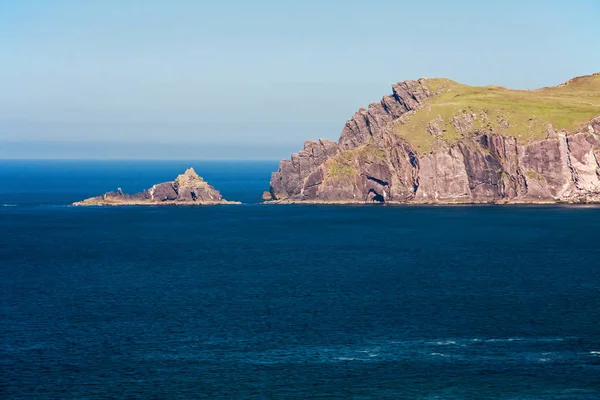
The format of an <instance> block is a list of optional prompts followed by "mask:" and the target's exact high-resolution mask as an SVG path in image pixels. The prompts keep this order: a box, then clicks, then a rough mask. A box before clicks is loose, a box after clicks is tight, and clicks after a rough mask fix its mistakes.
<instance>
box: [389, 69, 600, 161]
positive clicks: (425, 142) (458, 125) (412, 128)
mask: <svg viewBox="0 0 600 400" xmlns="http://www.w3.org/2000/svg"><path fill="white" fill-rule="evenodd" d="M420 82H421V84H422V85H425V86H426V87H427V88H429V90H430V91H431V92H433V93H437V95H436V96H435V97H433V98H431V99H430V100H428V102H427V104H426V105H425V106H424V107H423V108H422V109H420V110H417V111H416V112H414V113H409V114H407V115H405V116H403V117H402V118H400V119H399V120H397V121H395V122H394V131H395V132H396V133H397V134H399V135H401V136H403V137H404V138H405V139H406V140H407V141H408V142H409V143H410V144H411V145H412V146H414V147H415V149H416V150H417V151H418V152H428V151H430V150H431V148H432V146H433V144H434V142H435V140H436V137H437V138H440V139H442V140H445V141H448V142H454V141H457V140H460V139H461V138H462V137H463V135H464V134H466V133H467V132H474V131H480V132H482V131H493V132H496V133H501V134H504V135H510V136H516V137H517V138H518V139H519V142H520V143H527V142H530V141H532V140H536V139H541V138H544V137H545V136H546V134H547V131H548V125H549V124H551V125H552V126H553V127H554V129H556V130H562V129H566V130H568V131H573V130H576V129H578V128H580V127H581V126H582V124H584V123H585V122H586V121H588V120H589V119H590V118H592V117H595V116H598V115H600V74H594V75H589V76H583V77H579V78H574V79H572V80H570V81H568V82H566V83H564V84H562V85H559V86H555V87H547V88H542V89H537V90H511V89H507V88H504V87H499V86H483V87H481V86H467V85H463V84H460V83H457V82H454V81H452V80H449V79H440V78H434V79H423V80H421V81H420ZM428 132H429V133H428Z"/></svg>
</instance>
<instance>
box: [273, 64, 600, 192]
mask: <svg viewBox="0 0 600 400" xmlns="http://www.w3.org/2000/svg"><path fill="white" fill-rule="evenodd" d="M582 79H584V80H583V81H582ZM444 82H446V81H444ZM599 83H600V76H599V75H594V76H590V77H584V78H578V79H575V80H573V81H570V82H568V83H566V84H564V85H561V86H560V87H556V88H545V89H540V90H538V91H528V92H526V91H510V90H508V89H504V88H498V87H486V88H475V89H477V90H480V92H481V96H480V97H474V96H473V95H472V94H470V93H472V92H473V91H470V92H469V91H467V90H464V89H463V88H464V86H463V85H458V84H455V83H453V84H452V85H449V86H447V87H444V86H443V85H440V81H438V80H433V81H430V80H426V79H421V80H419V81H407V82H402V83H398V84H395V85H393V86H392V89H393V94H392V95H389V96H385V97H384V98H383V99H382V100H381V102H379V103H373V104H371V105H370V106H369V107H368V109H365V108H362V109H360V110H359V111H358V112H357V113H356V114H355V115H354V116H353V117H352V119H351V120H349V121H348V122H346V125H345V126H344V128H343V130H342V133H341V136H340V139H339V141H338V143H334V142H331V141H327V140H319V141H316V142H306V143H305V144H304V149H303V150H301V151H300V152H299V153H297V154H293V155H292V157H291V160H283V161H282V162H281V164H280V168H279V170H278V171H277V172H274V173H273V176H272V179H271V188H270V193H271V198H272V200H276V201H279V202H397V203H411V202H414V203H542V202H598V201H600V163H599V158H600V101H598V98H597V97H595V96H598V95H600V85H599ZM581 88H585V90H583V89H581ZM475 89H473V90H475ZM580 92H581V93H582V95H581V97H578V93H580ZM463 93H465V95H464V96H466V97H467V99H468V101H466V102H465V101H463V100H462V98H461V103H458V104H457V100H456V99H457V98H460V96H461V95H463ZM469 95H470V96H471V97H468V96H469ZM483 96H487V97H483ZM493 96H496V97H493ZM598 97H600V96H598ZM480 98H484V99H485V103H481V104H484V105H483V106H480V103H478V101H480ZM490 98H492V100H493V101H495V100H498V104H500V105H501V106H499V107H496V108H495V107H494V104H493V103H490V100H489V99H490ZM532 99H534V100H532ZM532 101H533V102H534V103H532ZM535 101H537V102H538V103H535ZM595 101H598V103H595ZM511 102H512V103H511ZM566 102H570V103H566ZM490 104H491V105H490ZM531 104H534V106H535V105H537V104H539V109H540V110H541V111H540V112H539V114H536V112H537V110H536V109H535V107H532V106H531ZM565 104H570V105H573V106H572V107H573V109H572V110H571V109H570V108H569V107H571V106H570V105H569V106H567V105H565ZM455 105H456V106H455ZM480 107H481V108H480ZM528 107H529V108H528ZM530 109H532V110H533V111H532V115H531V116H530V117H528V116H527V115H524V114H523V113H524V112H529V111H530ZM571 112H572V114H567V113H571ZM547 114H548V115H550V116H551V117H553V116H556V118H554V119H552V118H550V120H545V119H544V118H545V116H546V115H547ZM572 115H575V117H573V118H571V116H572ZM559 117H560V118H559ZM577 118H579V119H580V120H577ZM567 120H568V122H569V124H572V126H573V128H571V129H570V130H568V129H561V126H555V125H553V123H552V122H554V123H555V124H556V125H560V124H565V122H564V121H567Z"/></svg>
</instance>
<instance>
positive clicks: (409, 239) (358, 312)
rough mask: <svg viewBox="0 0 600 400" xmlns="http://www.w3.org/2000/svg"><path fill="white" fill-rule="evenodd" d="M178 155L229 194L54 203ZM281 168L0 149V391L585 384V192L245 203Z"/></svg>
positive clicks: (489, 395) (428, 394) (599, 345)
mask: <svg viewBox="0 0 600 400" xmlns="http://www.w3.org/2000/svg"><path fill="white" fill-rule="evenodd" d="M189 166H193V167H194V168H195V169H196V170H197V171H198V172H199V173H200V174H201V175H203V176H204V177H205V178H206V179H207V180H208V181H209V182H210V183H212V184H213V185H214V186H215V187H217V188H218V189H220V190H221V191H222V192H223V194H224V196H225V197H226V198H228V199H231V200H241V201H243V202H244V203H245V204H244V205H240V206H215V207H164V206H162V207H115V208H111V207H90V208H83V207H70V206H68V204H69V203H71V202H73V201H76V200H79V199H82V198H85V197H89V196H92V195H98V194H100V193H103V192H105V191H108V190H114V189H116V187H118V186H120V187H122V188H123V189H124V190H125V191H130V192H132V191H137V190H140V189H143V188H145V187H148V186H150V185H152V184H153V183H156V182H160V181H165V180H170V179H172V178H173V177H174V176H175V175H176V174H178V173H180V172H182V171H183V170H184V169H185V168H187V167H189ZM276 167H277V163H276V162H264V163H238V162H197V161H195V162H149V161H144V162H141V161H128V162H120V161H119V162H117V161H111V162H106V161H105V162H99V161H98V162H96V161H94V162H91V161H85V162H84V161H0V204H1V205H2V206H0V274H1V275H0V398H3V399H4V398H5V399H21V398H45V399H46V398H47V399H103V398H148V399H198V398H207V399H220V398H224V399H254V398H256V399H280V398H299V399H300V398H322V399H337V398H339V399H506V400H508V399H511V400H516V399H599V398H600V246H599V245H598V243H599V242H598V232H600V208H597V207H568V206H546V207H540V206H531V207H516V206H465V207H458V206H455V207H429V206H378V205H374V206H315V205H311V206H308V205H307V206H300V205H286V206H283V205H263V204H256V203H257V202H258V201H259V199H260V195H261V193H262V191H263V190H264V189H266V188H267V186H268V180H269V176H270V172H271V171H273V170H275V169H276Z"/></svg>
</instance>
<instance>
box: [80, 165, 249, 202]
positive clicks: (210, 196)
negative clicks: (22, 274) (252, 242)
mask: <svg viewBox="0 0 600 400" xmlns="http://www.w3.org/2000/svg"><path fill="white" fill-rule="evenodd" d="M217 204H239V203H237V202H231V201H227V200H224V199H223V196H222V195H221V193H220V192H219V191H218V190H216V189H215V188H214V187H212V186H211V185H209V184H208V182H206V181H205V180H204V179H202V178H201V177H200V176H199V175H198V174H197V173H196V171H194V169H193V168H189V169H188V170H186V171H185V172H184V173H183V174H181V175H179V176H177V178H176V179H175V180H174V181H172V182H164V183H159V184H156V185H154V186H152V187H151V188H150V189H146V190H144V191H143V192H140V193H136V194H126V193H123V191H122V190H121V189H120V188H119V189H118V190H117V191H116V192H108V193H105V194H103V195H102V196H98V197H92V198H89V199H85V200H83V201H79V202H76V203H73V205H76V206H99V205H105V206H122V205H217Z"/></svg>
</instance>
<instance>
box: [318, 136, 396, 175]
mask: <svg viewBox="0 0 600 400" xmlns="http://www.w3.org/2000/svg"><path fill="white" fill-rule="evenodd" d="M385 157H386V154H385V152H384V151H383V150H381V149H379V148H377V147H375V146H373V145H370V144H367V145H364V146H360V147H357V148H356V149H352V150H347V151H344V152H342V153H339V154H337V155H336V156H334V157H332V158H330V159H328V160H327V161H326V162H325V165H326V167H327V172H326V176H325V180H327V179H337V180H342V181H346V182H352V181H354V179H355V178H356V176H357V175H358V173H359V171H358V163H357V160H358V159H360V158H363V159H366V160H369V161H371V162H378V161H382V160H384V159H385Z"/></svg>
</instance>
